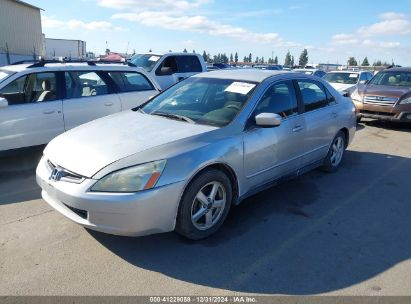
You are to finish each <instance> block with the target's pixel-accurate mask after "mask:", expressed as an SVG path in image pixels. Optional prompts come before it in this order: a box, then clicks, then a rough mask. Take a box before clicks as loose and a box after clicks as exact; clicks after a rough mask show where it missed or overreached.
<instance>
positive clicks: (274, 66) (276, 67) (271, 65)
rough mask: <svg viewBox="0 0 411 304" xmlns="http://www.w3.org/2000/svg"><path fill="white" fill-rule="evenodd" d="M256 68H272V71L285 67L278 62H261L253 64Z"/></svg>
mask: <svg viewBox="0 0 411 304" xmlns="http://www.w3.org/2000/svg"><path fill="white" fill-rule="evenodd" d="M253 68H254V69H259V70H272V71H278V70H282V69H283V67H282V66H281V65H278V64H259V65H255V66H253Z"/></svg>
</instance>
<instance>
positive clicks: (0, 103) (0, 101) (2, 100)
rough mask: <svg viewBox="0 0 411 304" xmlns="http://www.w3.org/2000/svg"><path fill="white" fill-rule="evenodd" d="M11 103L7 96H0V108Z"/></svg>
mask: <svg viewBox="0 0 411 304" xmlns="http://www.w3.org/2000/svg"><path fill="white" fill-rule="evenodd" d="M8 105H9V102H8V101H7V99H6V98H3V97H0V108H5V107H7V106H8Z"/></svg>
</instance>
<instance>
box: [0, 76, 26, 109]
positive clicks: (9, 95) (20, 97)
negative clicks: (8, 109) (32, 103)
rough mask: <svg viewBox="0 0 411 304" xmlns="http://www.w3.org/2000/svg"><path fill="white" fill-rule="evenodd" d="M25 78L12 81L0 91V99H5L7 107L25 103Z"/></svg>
mask: <svg viewBox="0 0 411 304" xmlns="http://www.w3.org/2000/svg"><path fill="white" fill-rule="evenodd" d="M26 79H27V76H23V77H20V78H18V79H16V80H13V81H12V82H10V83H9V84H8V85H6V86H5V87H4V88H2V89H1V90H0V97H3V98H5V99H6V100H7V101H8V103H9V105H16V104H22V103H25V102H26V98H25V95H24V85H25V83H26Z"/></svg>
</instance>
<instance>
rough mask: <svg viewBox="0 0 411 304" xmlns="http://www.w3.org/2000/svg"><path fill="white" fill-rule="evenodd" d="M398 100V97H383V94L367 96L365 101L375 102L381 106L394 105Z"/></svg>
mask: <svg viewBox="0 0 411 304" xmlns="http://www.w3.org/2000/svg"><path fill="white" fill-rule="evenodd" d="M397 101H398V98H394V97H381V96H365V97H364V103H368V104H374V105H379V106H394V105H395V104H396V103H397Z"/></svg>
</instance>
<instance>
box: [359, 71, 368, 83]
mask: <svg viewBox="0 0 411 304" xmlns="http://www.w3.org/2000/svg"><path fill="white" fill-rule="evenodd" d="M366 80H368V76H367V73H361V76H360V82H364V81H366Z"/></svg>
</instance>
